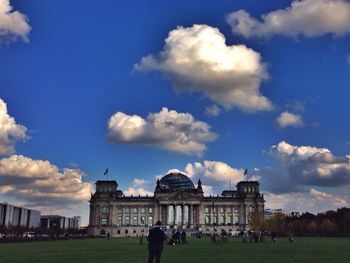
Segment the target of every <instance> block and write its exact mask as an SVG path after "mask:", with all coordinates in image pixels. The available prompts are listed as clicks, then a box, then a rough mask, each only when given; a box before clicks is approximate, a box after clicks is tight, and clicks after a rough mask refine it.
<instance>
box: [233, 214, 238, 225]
mask: <svg viewBox="0 0 350 263" xmlns="http://www.w3.org/2000/svg"><path fill="white" fill-rule="evenodd" d="M234 220H235V221H234V223H235V224H239V216H235V217H234Z"/></svg>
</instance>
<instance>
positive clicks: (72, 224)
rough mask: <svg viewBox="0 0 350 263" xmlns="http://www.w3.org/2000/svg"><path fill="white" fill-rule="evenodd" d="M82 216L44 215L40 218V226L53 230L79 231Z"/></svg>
mask: <svg viewBox="0 0 350 263" xmlns="http://www.w3.org/2000/svg"><path fill="white" fill-rule="evenodd" d="M80 221H81V218H80V216H74V217H72V218H71V217H65V216H60V215H43V216H41V218H40V226H41V227H43V228H47V229H53V230H58V229H62V230H67V229H79V227H80Z"/></svg>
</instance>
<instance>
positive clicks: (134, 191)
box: [124, 187, 154, 196]
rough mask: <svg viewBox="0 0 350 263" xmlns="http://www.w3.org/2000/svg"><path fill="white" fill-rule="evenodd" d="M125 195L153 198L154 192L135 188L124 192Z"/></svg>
mask: <svg viewBox="0 0 350 263" xmlns="http://www.w3.org/2000/svg"><path fill="white" fill-rule="evenodd" d="M124 194H125V195H126V196H131V195H133V196H138V195H141V196H146V195H149V196H153V194H154V193H153V192H151V191H148V190H145V189H144V188H142V187H140V188H134V187H129V188H128V190H126V191H124Z"/></svg>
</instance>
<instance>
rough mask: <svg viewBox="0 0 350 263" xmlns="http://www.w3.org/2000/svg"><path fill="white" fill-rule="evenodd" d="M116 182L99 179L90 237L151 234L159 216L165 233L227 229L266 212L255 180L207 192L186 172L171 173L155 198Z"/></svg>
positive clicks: (93, 199)
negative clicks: (133, 193)
mask: <svg viewBox="0 0 350 263" xmlns="http://www.w3.org/2000/svg"><path fill="white" fill-rule="evenodd" d="M117 187H118V184H117V182H116V181H114V180H107V181H97V182H96V192H95V193H94V194H93V195H91V199H90V216H89V227H88V233H89V234H90V235H95V236H96V235H103V234H106V233H110V234H111V236H136V235H139V234H148V230H149V228H150V227H153V226H154V224H155V223H156V221H158V220H160V221H161V222H162V224H163V227H164V228H165V229H167V231H172V230H174V229H178V228H181V229H184V230H185V231H187V232H196V231H202V232H203V233H212V232H214V231H221V230H222V229H225V230H226V231H228V232H232V231H237V230H245V229H247V228H249V222H248V220H249V214H250V213H252V212H254V211H261V212H263V211H264V202H265V201H264V197H263V195H262V194H260V192H259V183H258V182H256V181H242V182H239V183H238V184H237V190H224V191H223V192H222V194H221V196H204V194H203V189H202V183H201V181H200V180H199V181H198V184H197V187H195V186H194V184H193V182H192V181H191V179H190V178H188V177H187V176H186V175H184V174H181V173H169V174H167V175H165V176H164V177H163V178H161V179H160V180H158V181H157V184H156V188H155V191H154V195H153V196H125V195H124V194H123V192H122V191H121V190H118V189H117Z"/></svg>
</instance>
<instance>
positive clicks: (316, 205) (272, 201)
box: [264, 188, 348, 213]
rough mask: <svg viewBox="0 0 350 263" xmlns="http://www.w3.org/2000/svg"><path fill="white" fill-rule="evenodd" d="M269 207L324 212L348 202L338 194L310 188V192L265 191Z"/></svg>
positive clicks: (345, 204)
mask: <svg viewBox="0 0 350 263" xmlns="http://www.w3.org/2000/svg"><path fill="white" fill-rule="evenodd" d="M264 197H265V200H266V207H267V208H272V209H276V208H282V209H286V210H289V211H300V212H306V211H307V212H312V213H318V212H324V211H327V210H336V209H337V208H340V207H345V206H347V205H348V202H347V201H346V200H345V199H343V198H341V197H338V196H335V195H331V194H328V193H324V192H321V191H318V190H316V189H314V188H310V189H309V191H308V192H299V193H287V194H273V193H270V192H267V193H264Z"/></svg>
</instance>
